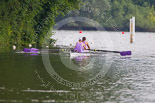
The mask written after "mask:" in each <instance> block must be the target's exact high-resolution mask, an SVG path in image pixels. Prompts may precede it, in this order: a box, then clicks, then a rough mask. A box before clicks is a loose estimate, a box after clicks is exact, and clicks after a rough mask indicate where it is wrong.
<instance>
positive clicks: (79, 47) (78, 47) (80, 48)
mask: <svg viewBox="0 0 155 103" xmlns="http://www.w3.org/2000/svg"><path fill="white" fill-rule="evenodd" d="M84 50H86V47H85V44H84V43H83V42H82V40H81V38H79V42H77V43H76V45H75V48H74V52H78V53H82V52H84Z"/></svg>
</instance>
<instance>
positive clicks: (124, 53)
mask: <svg viewBox="0 0 155 103" xmlns="http://www.w3.org/2000/svg"><path fill="white" fill-rule="evenodd" d="M90 50H91V51H102V52H112V53H120V55H121V56H126V55H132V52H131V51H110V50H96V49H90Z"/></svg>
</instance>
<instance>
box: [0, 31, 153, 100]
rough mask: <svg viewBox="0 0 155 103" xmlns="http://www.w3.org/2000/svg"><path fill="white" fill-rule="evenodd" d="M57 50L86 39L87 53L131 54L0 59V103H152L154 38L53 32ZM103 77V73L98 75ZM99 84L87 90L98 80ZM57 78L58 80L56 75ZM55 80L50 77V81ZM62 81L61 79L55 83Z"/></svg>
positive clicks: (7, 55) (12, 55)
mask: <svg viewBox="0 0 155 103" xmlns="http://www.w3.org/2000/svg"><path fill="white" fill-rule="evenodd" d="M55 32H56V34H55V35H54V36H53V37H52V38H55V39H58V40H57V42H56V44H57V45H61V46H62V45H63V46H70V45H71V46H73V45H74V44H75V43H76V41H77V40H78V38H80V37H83V36H86V37H87V40H88V42H89V43H90V46H91V48H93V49H104V50H119V51H123V50H124V51H125V50H131V51H132V55H131V56H120V54H117V53H100V52H97V53H95V54H94V55H92V56H82V57H75V58H70V56H69V54H68V53H61V52H59V53H51V52H47V53H42V54H38V55H31V54H18V53H16V52H15V51H12V52H9V53H0V103H12V102H13V103H131V102H132V103H154V102H155V52H154V51H155V48H154V44H155V41H154V38H155V34H154V33H136V35H135V36H134V43H133V44H130V43H129V41H130V35H129V33H125V34H124V35H123V34H121V32H100V31H83V33H82V34H79V31H55ZM102 71H104V72H102ZM100 73H102V75H101V78H97V79H96V82H94V83H92V84H91V83H88V84H87V85H85V86H82V85H80V86H69V85H65V83H62V81H61V79H64V80H67V81H69V82H71V83H74V84H78V83H79V84H80V83H83V82H87V81H89V80H91V79H92V78H94V77H96V76H97V75H98V74H100ZM55 74H56V75H55ZM53 75H54V76H55V78H54V77H52V76H53ZM59 77H60V78H59Z"/></svg>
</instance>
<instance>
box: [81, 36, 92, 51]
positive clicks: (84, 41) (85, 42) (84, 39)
mask: <svg viewBox="0 0 155 103" xmlns="http://www.w3.org/2000/svg"><path fill="white" fill-rule="evenodd" d="M82 42H83V43H84V45H85V47H86V49H90V46H89V44H88V42H87V41H86V37H83V38H82Z"/></svg>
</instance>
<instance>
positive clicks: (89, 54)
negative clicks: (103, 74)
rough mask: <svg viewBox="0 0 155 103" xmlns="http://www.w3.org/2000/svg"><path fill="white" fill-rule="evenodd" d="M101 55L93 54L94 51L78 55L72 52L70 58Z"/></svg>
mask: <svg viewBox="0 0 155 103" xmlns="http://www.w3.org/2000/svg"><path fill="white" fill-rule="evenodd" d="M99 54H101V53H99V52H93V51H89V52H83V53H77V52H72V51H70V58H74V57H82V56H94V55H99ZM102 54H103V53H102Z"/></svg>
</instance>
